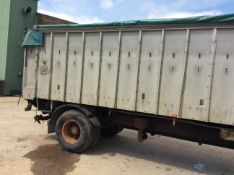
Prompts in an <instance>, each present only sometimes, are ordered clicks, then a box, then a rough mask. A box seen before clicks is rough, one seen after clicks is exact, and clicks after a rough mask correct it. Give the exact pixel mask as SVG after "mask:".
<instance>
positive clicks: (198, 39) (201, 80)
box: [182, 30, 213, 121]
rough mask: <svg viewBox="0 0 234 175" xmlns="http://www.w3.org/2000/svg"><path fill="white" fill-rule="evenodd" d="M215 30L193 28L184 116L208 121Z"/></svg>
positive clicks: (183, 109) (184, 98)
mask: <svg viewBox="0 0 234 175" xmlns="http://www.w3.org/2000/svg"><path fill="white" fill-rule="evenodd" d="M212 35H213V30H191V32H190V42H189V50H188V53H189V54H188V63H187V72H186V81H185V90H184V96H183V108H182V117H183V118H187V119H194V120H199V121H208V109H209V93H210V74H211V69H212V64H210V62H211V59H212V54H211V46H212Z"/></svg>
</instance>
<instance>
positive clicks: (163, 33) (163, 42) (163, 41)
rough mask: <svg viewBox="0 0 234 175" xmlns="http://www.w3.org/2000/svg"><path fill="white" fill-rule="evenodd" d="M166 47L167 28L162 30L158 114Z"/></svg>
mask: <svg viewBox="0 0 234 175" xmlns="http://www.w3.org/2000/svg"><path fill="white" fill-rule="evenodd" d="M164 49H165V30H162V41H161V58H160V59H161V60H160V61H161V66H160V76H159V83H158V95H157V96H158V100H157V114H159V103H160V92H161V82H162V71H163V58H164Z"/></svg>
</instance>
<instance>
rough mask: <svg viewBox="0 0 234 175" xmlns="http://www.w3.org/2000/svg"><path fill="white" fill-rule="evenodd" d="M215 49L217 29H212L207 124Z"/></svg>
mask: <svg viewBox="0 0 234 175" xmlns="http://www.w3.org/2000/svg"><path fill="white" fill-rule="evenodd" d="M216 48H217V28H214V31H213V37H212V46H211V62H210V66H211V71H210V75H209V77H210V89H209V97H208V98H209V104H208V122H210V107H211V101H212V89H213V88H212V86H213V80H214V65H215V54H216Z"/></svg>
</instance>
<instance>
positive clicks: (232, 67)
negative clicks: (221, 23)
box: [210, 29, 234, 125]
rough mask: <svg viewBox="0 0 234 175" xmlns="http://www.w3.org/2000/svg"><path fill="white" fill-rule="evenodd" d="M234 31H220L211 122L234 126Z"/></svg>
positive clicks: (218, 33)
mask: <svg viewBox="0 0 234 175" xmlns="http://www.w3.org/2000/svg"><path fill="white" fill-rule="evenodd" d="M233 92H234V29H218V32H217V49H216V56H215V66H214V78H213V85H212V94H211V95H212V99H211V109H210V122H214V123H222V124H227V125H234V93H233Z"/></svg>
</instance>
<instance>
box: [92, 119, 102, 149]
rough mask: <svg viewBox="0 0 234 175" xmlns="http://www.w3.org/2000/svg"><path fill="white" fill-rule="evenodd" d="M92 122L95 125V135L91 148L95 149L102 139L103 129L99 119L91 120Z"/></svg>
mask: <svg viewBox="0 0 234 175" xmlns="http://www.w3.org/2000/svg"><path fill="white" fill-rule="evenodd" d="M91 121H92V123H93V133H94V135H93V141H92V143H91V146H92V147H93V146H95V145H96V144H97V143H98V141H99V139H100V136H101V128H100V126H101V124H100V121H99V120H98V118H97V117H93V118H91Z"/></svg>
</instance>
